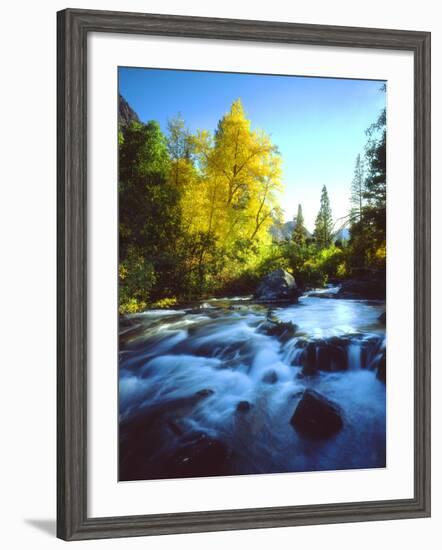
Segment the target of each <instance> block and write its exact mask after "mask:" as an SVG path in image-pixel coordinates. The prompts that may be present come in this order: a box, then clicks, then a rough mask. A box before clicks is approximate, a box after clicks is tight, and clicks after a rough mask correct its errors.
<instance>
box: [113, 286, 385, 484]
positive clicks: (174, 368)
mask: <svg viewBox="0 0 442 550" xmlns="http://www.w3.org/2000/svg"><path fill="white" fill-rule="evenodd" d="M384 307H385V304H384V303H381V302H378V303H373V302H370V303H369V302H364V301H355V300H340V299H333V298H319V297H314V296H311V297H310V296H304V297H302V298H301V299H300V302H299V304H296V305H292V306H288V307H278V308H275V309H273V310H272V311H271V312H269V311H268V310H267V309H266V308H264V307H262V306H256V305H254V304H252V303H251V302H248V301H247V300H241V301H239V300H217V301H215V300H211V301H210V302H207V303H205V304H202V306H201V307H200V309H193V310H170V311H149V312H146V313H144V314H141V315H136V316H132V317H131V319H130V321H131V322H132V323H133V325H132V329H129V330H127V326H125V328H124V330H122V332H121V343H120V362H119V373H120V374H119V394H120V437H121V445H120V463H121V464H123V465H125V466H124V468H126V471H125V473H123V476H122V478H123V479H130V478H131V474H130V471H129V470H130V468H131V467H132V466H133V464H135V463H136V466H137V468H138V470H137V471H138V473H137V474H136V476H135V477H137V476H138V478H139V477H142V478H144V479H149V478H154V477H161V476H162V477H164V476H165V477H167V472H165V473H162V474H161V475H159V474H158V463H161V461H163V460H165V459H167V457H168V456H170V455H171V454H173V453H174V452H175V451H176V449H180V446H181V445H182V442H183V440H185V438H186V437H187V434H192V433H195V432H198V433H200V432H201V433H204V434H208V435H209V436H210V437H213V438H216V439H217V440H219V441H222V442H223V444H225V445H226V446H227V447H228V448H229V450H231V451H232V458H231V459H230V462H229V466H228V472H227V473H229V474H244V473H259V472H262V473H271V472H284V471H306V470H321V469H342V468H369V467H380V466H384V464H385V385H384V384H383V383H382V382H381V381H380V380H378V379H377V377H376V370H375V369H376V365H377V362H379V360H380V358H381V356H382V349H383V346H385V328H384V327H383V326H382V325H381V324H380V323H379V321H378V317H379V315H380V314H381V313H382V311H383V310H384ZM269 316H271V318H272V319H273V320H274V321H276V320H279V321H281V322H285V323H288V322H291V323H293V324H295V325H296V330H295V331H294V334H290V337H288V338H282V337H278V336H275V335H269V334H268V333H267V332H268V331H266V330H265V326H266V322H267V323H268V321H266V319H267V318H268V317H269ZM272 326H273V325H272ZM308 365H310V368H311V369H312V368H314V373H313V374H312V373H308ZM318 365H320V366H321V367H320V369H319V370H318V369H317V368H316V367H318ZM306 373H307V374H312V375H306ZM306 388H313V389H315V390H316V391H319V392H320V393H322V394H323V395H325V396H327V397H328V398H329V399H332V400H334V401H335V402H336V403H338V404H339V406H340V407H341V408H342V411H343V415H344V428H343V429H342V430H341V432H340V433H338V434H337V435H336V436H334V437H332V438H328V439H326V440H324V441H311V440H306V439H305V438H303V437H301V436H300V435H299V434H298V433H297V432H296V430H295V429H294V428H293V427H292V426H291V425H290V418H291V416H292V415H293V412H294V410H295V408H296V405H297V404H298V402H299V399H300V395H301V394H302V391H303V390H304V389H306ZM242 402H247V404H248V405H247V407H248V408H247V411H246V412H241V411H239V410H238V408H239V407H241V405H239V404H240V403H242ZM143 415H144V416H143ZM146 415H147V416H146ZM140 418H147V419H148V420H146V421H145V423H144V424H142V427H140V426H141V424H140V420H139V419H140ZM143 438H144V439H143ZM140 439H141V440H143V441H144V440H145V443H143V445H142V446H138V447H137V449H138V451H137V453H138V455H137V456H136V460H135V459H133V458H131V457H132V455H131V452H132V454H134V453H135V451H133V448H131V446H132V447H133V446H134V442H137V444H138V442H139V441H140ZM143 454H145V456H142V455H143ZM134 460H135V462H134ZM128 464H129V466H127V465H128ZM172 476H173V474H172Z"/></svg>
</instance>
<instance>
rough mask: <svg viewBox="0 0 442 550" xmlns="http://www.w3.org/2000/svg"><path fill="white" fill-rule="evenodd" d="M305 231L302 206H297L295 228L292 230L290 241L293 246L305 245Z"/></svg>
mask: <svg viewBox="0 0 442 550" xmlns="http://www.w3.org/2000/svg"><path fill="white" fill-rule="evenodd" d="M305 237H306V230H305V227H304V216H303V215H302V206H301V205H300V204H298V214H297V215H296V218H295V227H294V228H293V233H292V241H293V242H294V243H295V244H299V245H303V244H305Z"/></svg>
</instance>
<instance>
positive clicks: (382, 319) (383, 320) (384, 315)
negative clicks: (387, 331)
mask: <svg viewBox="0 0 442 550" xmlns="http://www.w3.org/2000/svg"><path fill="white" fill-rule="evenodd" d="M378 321H379V322H380V323H382V324H383V325H385V324H387V312H386V311H384V313H381V314H380V315H379V317H378Z"/></svg>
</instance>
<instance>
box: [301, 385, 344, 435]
mask: <svg viewBox="0 0 442 550" xmlns="http://www.w3.org/2000/svg"><path fill="white" fill-rule="evenodd" d="M290 424H291V425H292V426H293V427H294V428H295V429H296V430H297V431H298V432H299V433H300V434H302V435H304V436H307V437H312V438H325V437H330V436H332V435H334V434H335V433H337V432H338V431H339V430H340V429H341V428H342V426H343V421H342V412H341V409H340V407H339V406H338V405H337V404H336V403H334V402H333V401H330V400H329V399H327V398H326V397H324V396H323V395H321V394H320V393H318V392H316V391H314V390H311V389H307V390H305V391H304V393H303V395H302V397H301V400H300V401H299V403H298V406H297V407H296V409H295V412H294V414H293V416H292V418H291V420H290Z"/></svg>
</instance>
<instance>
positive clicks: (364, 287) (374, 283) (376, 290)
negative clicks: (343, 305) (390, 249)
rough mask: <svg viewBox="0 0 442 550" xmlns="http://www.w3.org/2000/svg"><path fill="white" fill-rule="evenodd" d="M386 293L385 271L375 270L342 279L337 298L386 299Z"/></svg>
mask: <svg viewBox="0 0 442 550" xmlns="http://www.w3.org/2000/svg"><path fill="white" fill-rule="evenodd" d="M385 293H386V279H385V272H382V271H379V272H377V271H373V272H370V273H361V275H360V276H359V277H355V278H353V279H347V280H346V281H342V283H341V288H340V289H339V291H338V293H337V294H336V298H349V299H355V300H358V299H368V300H370V299H371V300H385Z"/></svg>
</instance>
